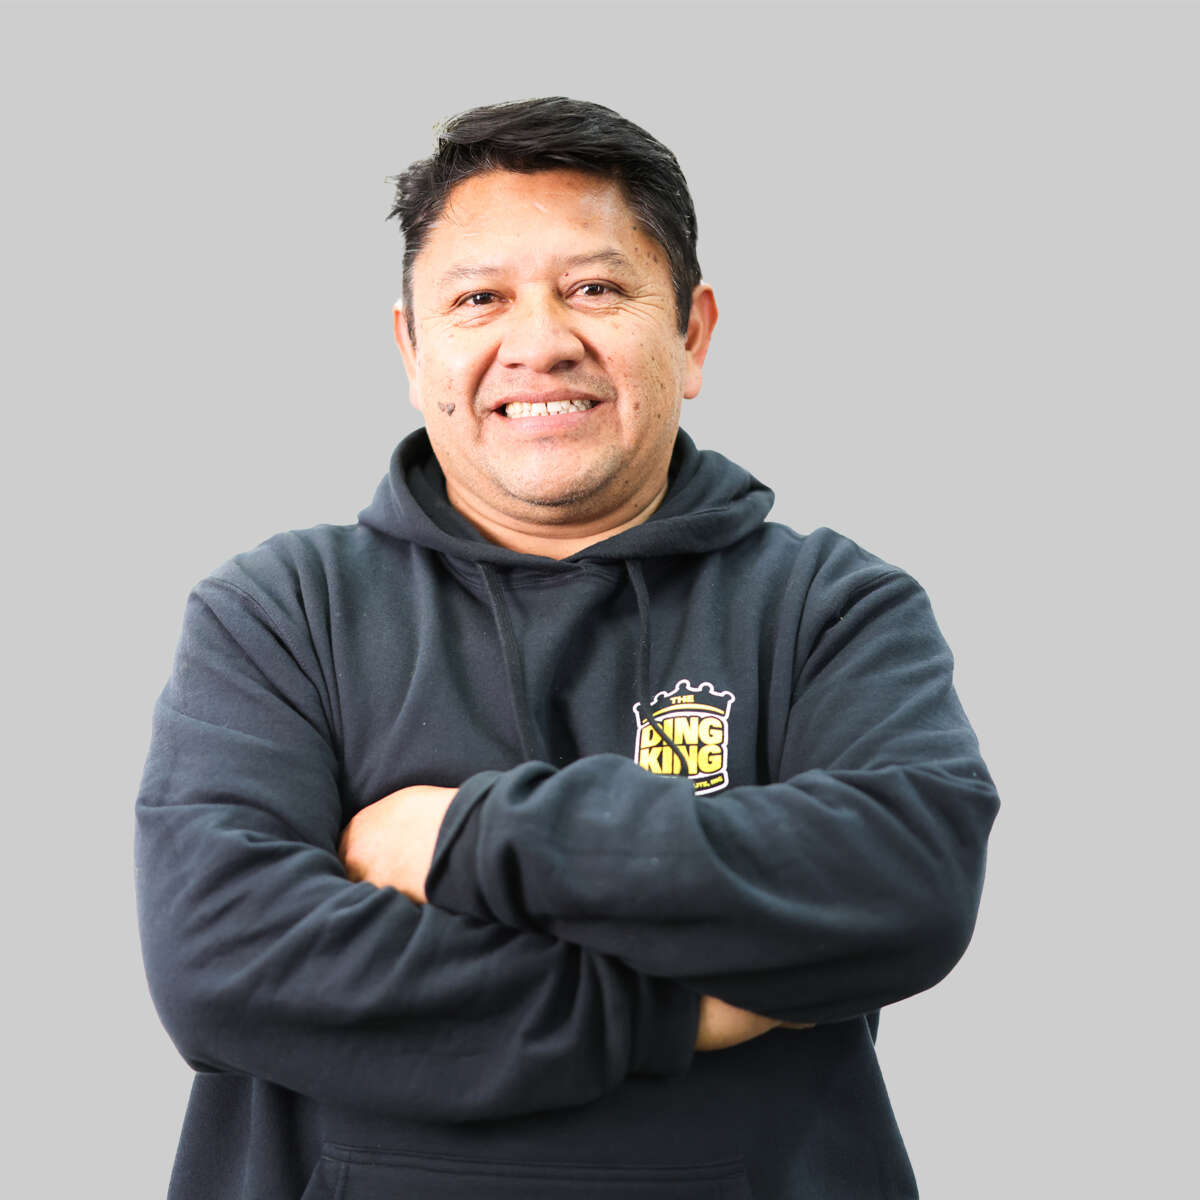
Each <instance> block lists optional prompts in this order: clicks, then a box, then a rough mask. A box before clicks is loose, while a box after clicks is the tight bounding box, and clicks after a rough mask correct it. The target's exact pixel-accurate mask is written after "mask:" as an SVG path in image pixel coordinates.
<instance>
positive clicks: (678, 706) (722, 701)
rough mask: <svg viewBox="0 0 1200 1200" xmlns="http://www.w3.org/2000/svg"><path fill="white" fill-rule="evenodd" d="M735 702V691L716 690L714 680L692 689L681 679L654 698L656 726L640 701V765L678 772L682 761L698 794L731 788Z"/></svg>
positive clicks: (652, 710)
mask: <svg viewBox="0 0 1200 1200" xmlns="http://www.w3.org/2000/svg"><path fill="white" fill-rule="evenodd" d="M733 701H734V695H733V693H732V692H718V691H717V689H716V688H715V687H713V685H712V684H711V683H702V684H700V685H699V686H698V687H693V686H692V685H691V684H690V683H689V682H688V681H687V680H686V679H681V680H680V681H679V682H678V683H677V684H676V685H675V686H674V687H673V688H672V689H671V691H669V692H659V693H658V695H657V696H655V697H654V699H653V700H651V701H650V713H651V715H652V716H653V718H654V723H653V724H651V722H650V720H649V718H648V717H645V716H643V715H642V706H641V703H640V702H639V703H638V704H635V705H634V706H633V719H634V721H636V723H637V741H636V742H635V744H634V751H633V756H634V758H635V759H636V760H637V764H638V766H639V767H641V768H642V770H644V771H649V772H650V773H651V774H652V775H679V774H680V766H681V765H682V766H683V768H684V769H685V770H686V771H687V775H688V778H689V779H690V780H691V781H692V785H693V786H694V787H695V789H696V791H697V792H719V791H720V790H721V789H722V788H723V787H728V786H729V770H728V767H729V710H730V709H731V708H732V707H733ZM655 726H657V728H655ZM660 730H661V732H660ZM663 734H665V735H666V740H664V738H663ZM676 751H678V753H676ZM680 755H682V756H683V762H682V764H681V763H680Z"/></svg>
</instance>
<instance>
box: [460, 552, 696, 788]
mask: <svg viewBox="0 0 1200 1200" xmlns="http://www.w3.org/2000/svg"><path fill="white" fill-rule="evenodd" d="M624 562H625V571H626V573H627V574H628V575H629V582H630V583H631V584H632V585H633V594H634V596H635V597H636V599H637V609H638V622H639V630H638V651H637V680H636V688H637V696H638V698H639V699H640V700H641V703H642V706H643V711H644V712H645V714H646V720H647V722H648V723H649V725H650V728H651V729H653V730H654V732H655V733H657V734H658V736H659V737H660V738H662V741H663V744H664V745H665V746H669V747H670V748H671V749H672V750H673V751H674V753H675V762H676V764H677V765H676V770H675V773H676V774H677V775H681V776H683V777H684V778H685V779H686V778H687V763H686V762H685V761H684V757H683V752H682V751H681V750H680V749H679V747H678V746H677V745H676V744H675V743H674V742H673V741H672V740H671V738H670V736H669V735H668V733H667V731H666V730H665V729H664V728H663V727H662V725H661V724H660V723H659V720H658V718H657V717H656V716H655V715H654V713H653V712H652V711H651V708H652V706H653V700H652V698H651V695H650V594H649V592H648V591H647V590H646V578H645V576H644V575H643V574H642V565H641V563H639V562H637V561H636V560H634V559H629V558H627V559H625V560H624ZM479 570H480V573H481V574H482V576H483V585H484V588H485V589H486V591H487V596H488V604H489V606H490V607H491V610H492V620H493V621H494V622H495V623H496V633H497V635H498V636H499V638H500V656H501V657H502V658H503V659H504V670H505V675H506V677H507V679H508V693H509V699H510V700H511V702H512V709H513V715H514V717H515V718H516V722H517V737H518V738H519V740H520V742H521V753H522V754H523V755H524V756H525V761H526V762H532V761H534V760H535V759H539V758H540V759H543V760H545V761H547V762H548V761H549V757H548V756H547V755H546V754H545V753H544V751H540V750H539V747H540V746H541V738H539V736H538V733H537V729H536V728H535V726H534V723H533V718H532V717H531V716H530V714H529V702H528V695H527V693H526V691H525V673H524V671H523V670H522V667H521V651H520V647H519V646H518V645H517V638H516V634H514V633H513V627H512V617H511V615H510V613H509V611H508V605H507V604H505V602H504V597H503V595H502V594H501V591H500V581H499V580H498V579H497V578H496V570H495V568H494V567H493V566H492V565H491V563H486V562H481V563H480V564H479Z"/></svg>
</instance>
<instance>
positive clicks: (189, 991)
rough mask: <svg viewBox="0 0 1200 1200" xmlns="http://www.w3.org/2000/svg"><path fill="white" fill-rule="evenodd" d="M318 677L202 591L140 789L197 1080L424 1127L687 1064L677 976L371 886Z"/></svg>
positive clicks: (157, 922) (147, 860) (144, 849)
mask: <svg viewBox="0 0 1200 1200" xmlns="http://www.w3.org/2000/svg"><path fill="white" fill-rule="evenodd" d="M338 779H339V763H338V760H337V756H336V753H335V751H334V749H333V746H332V739H331V736H330V733H329V727H328V720H327V717H326V714H325V711H324V709H323V706H322V702H321V698H320V695H319V690H318V688H317V687H316V686H315V685H314V684H313V683H312V682H311V680H310V678H309V677H308V676H307V675H306V673H305V672H304V671H303V670H302V669H301V668H300V667H299V665H298V663H297V659H296V657H295V655H294V654H293V653H292V651H291V650H290V649H289V647H288V645H287V644H286V643H285V640H284V639H283V638H282V637H281V636H280V635H279V633H278V632H276V630H275V629H274V628H273V627H272V626H271V624H270V622H269V621H268V620H266V619H265V616H264V613H263V611H261V610H260V609H259V608H258V607H257V606H256V603H255V602H254V601H253V600H252V599H251V598H250V597H249V596H247V595H245V594H243V593H241V592H239V591H238V590H237V589H236V588H234V587H232V586H230V585H228V584H227V583H224V582H214V581H206V582H205V583H204V584H202V585H200V586H199V587H198V588H197V589H196V591H195V592H194V593H193V594H192V596H191V597H190V598H189V602H188V608H187V615H186V619H185V624H184V630H183V635H182V639H181V641H180V644H179V649H178V652H177V655H176V660H175V663H174V667H173V670H172V674H171V677H170V680H169V682H168V684H167V686H166V688H165V690H164V692H163V694H162V696H161V698H160V700H159V702H158V705H157V707H156V710H155V718H154V728H153V735H152V740H151V746H150V751H149V756H148V759H147V763H146V768H145V773H144V778H143V783H142V788H141V792H140V795H139V797H138V801H137V832H136V843H137V846H136V849H137V853H136V858H137V887H138V908H139V918H140V924H141V934H142V946H143V953H144V959H145V965H146V971H147V976H148V979H149V983H150V989H151V993H152V996H153V998H154V1001H155V1005H156V1007H157V1008H158V1011H159V1014H160V1016H161V1018H162V1021H163V1024H164V1025H165V1027H166V1029H167V1031H168V1033H169V1034H170V1035H171V1037H172V1039H173V1040H174V1042H175V1044H176V1045H177V1047H178V1048H179V1050H180V1051H181V1053H182V1054H183V1055H184V1057H185V1058H186V1059H187V1060H188V1062H189V1063H190V1064H191V1065H192V1066H193V1067H195V1068H196V1069H197V1070H215V1071H232V1072H239V1073H243V1074H248V1075H252V1076H256V1077H259V1078H262V1079H265V1080H269V1081H271V1082H273V1083H276V1084H279V1085H282V1086H283V1087H286V1088H289V1089H292V1090H293V1091H296V1092H300V1093H303V1094H305V1095H307V1096H310V1097H313V1098H315V1099H317V1100H319V1101H324V1102H329V1103H335V1104H340V1105H348V1106H355V1107H362V1108H366V1109H370V1110H372V1111H375V1112H377V1113H384V1114H394V1115H398V1116H406V1117H411V1118H417V1119H428V1120H439V1121H456V1120H469V1119H480V1118H499V1117H506V1116H513V1115H517V1114H520V1113H526V1112H532V1111H540V1110H545V1109H550V1108H556V1107H563V1106H569V1105H575V1104H580V1103H584V1102H586V1101H588V1100H591V1099H593V1098H594V1097H596V1096H599V1095H601V1094H603V1093H604V1092H606V1091H608V1090H609V1089H611V1088H613V1087H614V1086H616V1085H617V1084H618V1083H619V1082H620V1081H621V1080H622V1079H623V1078H625V1076H627V1075H629V1074H637V1073H645V1074H664V1075H665V1074H675V1073H681V1072H682V1071H684V1070H685V1069H686V1067H687V1064H688V1062H689V1061H690V1058H691V1053H692V1042H693V1041H694V1038H695V1031H696V1021H697V1002H696V999H695V997H694V996H692V995H691V994H690V993H689V992H688V990H687V989H686V988H684V987H682V986H680V985H679V984H677V983H675V982H673V981H668V980H662V979H654V978H650V977H648V976H645V975H643V974H641V973H639V972H637V971H636V970H634V969H632V968H630V967H629V966H628V965H627V964H625V963H623V962H621V961H619V960H618V959H616V958H613V957H610V956H606V955H604V954H602V953H597V952H595V951H592V950H588V949H586V948H583V947H581V946H579V945H578V944H571V943H567V942H564V941H561V940H559V939H556V938H554V937H553V936H551V935H547V934H545V933H542V932H539V931H536V930H515V929H513V928H511V927H504V926H501V925H499V924H495V923H486V924H485V923H480V922H478V921H475V920H472V919H470V918H467V917H463V916H458V915H454V914H451V913H449V912H446V911H444V910H441V909H437V908H434V907H429V906H426V907H424V908H420V907H417V906H415V905H413V904H412V903H410V902H409V901H408V900H407V899H406V898H405V897H403V896H401V895H400V894H399V893H398V892H396V891H394V890H393V889H390V888H383V889H380V888H376V887H374V886H373V885H371V884H369V883H351V882H350V881H349V880H348V879H347V878H346V876H345V874H344V872H343V869H342V866H341V863H340V862H339V860H338V858H337V854H336V847H337V843H338V838H339V835H340V832H341V829H342V825H343V822H344V814H343V812H342V808H341V801H340V795H339V787H338Z"/></svg>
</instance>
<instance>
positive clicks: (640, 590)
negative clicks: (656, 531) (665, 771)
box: [624, 558, 687, 779]
mask: <svg viewBox="0 0 1200 1200" xmlns="http://www.w3.org/2000/svg"><path fill="white" fill-rule="evenodd" d="M624 561H625V571H626V573H627V574H628V575H629V582H630V583H631V584H632V585H633V594H634V595H635V596H636V597H637V607H638V619H639V622H640V626H641V628H640V636H639V638H638V654H637V695H638V698H639V699H640V700H641V702H642V705H643V706H644V707H643V711H644V712H645V714H646V720H647V721H648V722H649V724H650V728H651V729H653V730H654V732H655V733H657V734H658V736H659V737H660V738H662V740H663V744H664V745H667V746H670V747H671V749H672V750H673V751H674V752H675V762H676V763H677V764H678V765H677V767H676V771H675V774H676V775H682V776H683V777H684V778H685V779H686V778H687V764H686V763H685V762H684V759H683V753H682V751H681V750H680V749H679V747H678V746H677V745H675V743H674V742H673V741H672V740H671V738H670V737H669V736H668V735H667V731H666V730H665V729H663V727H662V726H661V725H660V724H659V722H658V718H657V717H656V716H655V715H654V713H653V712H651V709H652V708H653V706H654V701H653V700H652V698H651V695H650V593H649V592H648V591H647V590H646V577H645V576H644V575H643V574H642V564H641V563H640V562H638V561H636V560H635V559H632V558H627V559H625V560H624Z"/></svg>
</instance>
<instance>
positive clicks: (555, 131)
mask: <svg viewBox="0 0 1200 1200" xmlns="http://www.w3.org/2000/svg"><path fill="white" fill-rule="evenodd" d="M563 167H566V168H570V169H571V170H576V171H584V172H586V173H588V174H590V175H596V176H599V177H601V178H604V179H611V180H613V181H614V182H615V183H617V184H618V185H619V186H620V188H621V190H622V192H623V193H624V196H625V200H626V203H628V205H629V207H630V209H631V210H632V212H633V214H634V216H635V217H637V219H638V221H639V222H640V223H641V225H642V227H643V228H644V229H645V231H646V232H647V233H648V234H649V235H650V236H651V237H652V238H654V240H655V241H657V242H658V243H659V245H660V246H662V248H663V250H664V251H665V252H666V255H667V264H668V266H669V268H670V271H671V283H672V286H673V287H674V290H675V312H676V316H677V318H678V321H679V331H680V332H681V333H684V332H686V331H687V325H688V317H689V315H690V314H691V308H692V291H693V289H694V288H695V287H696V285H697V284H698V283H699V282H700V263H699V261H698V259H697V258H696V210H695V208H694V207H693V206H692V197H691V195H690V193H689V192H688V186H687V180H686V179H684V177H683V172H682V171H681V170H680V169H679V163H678V161H677V160H676V158H675V155H674V154H672V153H671V151H670V150H668V149H667V148H666V146H664V145H663V144H662V142H660V141H658V139H657V138H653V137H651V136H650V134H648V133H647V132H646V131H645V130H644V129H642V128H641V127H640V126H638V125H635V124H634V123H633V122H632V121H628V120H626V119H625V118H624V117H622V116H620V115H619V114H618V113H615V112H613V110H612V109H611V108H605V107H604V106H603V105H602V104H592V103H590V102H589V101H586V100H570V99H568V98H567V97H565V96H546V97H543V98H542V99H539V100H517V101H514V102H512V103H509V104H488V105H484V106H483V107H481V108H472V109H470V110H469V111H467V112H464V113H459V115H458V116H456V117H451V118H450V120H449V121H447V122H445V124H443V125H442V126H441V127H440V129H439V130H438V140H437V145H436V147H435V148H434V152H433V153H432V154H431V155H430V156H429V157H428V158H423V159H421V160H420V161H419V162H415V163H413V164H412V166H410V167H409V168H408V170H407V171H405V172H404V174H403V175H397V176H396V177H395V178H394V179H392V180H389V182H392V183H394V184H395V185H396V203H395V205H394V206H393V208H392V211H391V212H390V213H388V219H389V220H390V219H391V218H392V217H399V218H400V229H401V232H402V233H403V234H404V276H403V287H404V308H405V313H406V315H407V319H408V328H409V333H410V334H412V333H413V332H414V330H413V323H412V322H413V318H412V269H413V263H414V262H415V261H416V258H417V255H418V254H419V253H420V252H421V247H422V246H423V245H424V244H425V239H426V237H427V236H428V234H429V229H430V226H431V225H432V224H433V223H434V222H435V221H436V220H437V219H438V217H440V216H441V214H442V210H443V208H444V207H445V205H446V200H447V198H448V196H449V195H450V192H451V191H452V190H453V189H454V188H455V187H456V186H457V185H458V184H460V183H462V182H463V180H464V179H469V178H470V177H471V176H472V175H479V174H482V173H483V172H485V171H496V170H499V171H520V172H523V173H532V172H534V171H549V170H554V169H556V168H563Z"/></svg>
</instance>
